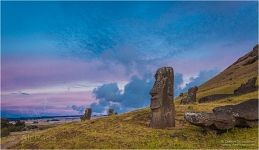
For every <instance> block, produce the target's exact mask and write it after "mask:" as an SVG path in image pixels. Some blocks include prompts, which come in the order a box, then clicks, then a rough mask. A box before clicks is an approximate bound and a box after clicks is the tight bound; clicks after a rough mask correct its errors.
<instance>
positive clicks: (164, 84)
mask: <svg viewBox="0 0 259 150" xmlns="http://www.w3.org/2000/svg"><path fill="white" fill-rule="evenodd" d="M155 79H156V81H155V83H154V86H153V88H152V89H151V91H150V95H151V96H152V98H151V104H150V108H151V111H152V117H151V122H150V126H151V127H152V128H166V127H174V126H175V107H174V102H173V100H174V93H173V84H174V81H173V80H174V71H173V68H171V67H162V68H160V69H158V70H157V72H156V75H155Z"/></svg>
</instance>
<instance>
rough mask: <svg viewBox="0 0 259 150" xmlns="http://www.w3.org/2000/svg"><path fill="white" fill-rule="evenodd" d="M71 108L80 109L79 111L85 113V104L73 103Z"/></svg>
mask: <svg viewBox="0 0 259 150" xmlns="http://www.w3.org/2000/svg"><path fill="white" fill-rule="evenodd" d="M71 108H72V109H73V110H75V111H78V112H79V113H83V112H84V110H85V107H84V106H76V105H72V106H71Z"/></svg>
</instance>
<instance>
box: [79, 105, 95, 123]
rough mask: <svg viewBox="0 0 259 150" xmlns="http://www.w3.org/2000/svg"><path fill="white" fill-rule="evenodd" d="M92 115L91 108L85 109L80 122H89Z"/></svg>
mask: <svg viewBox="0 0 259 150" xmlns="http://www.w3.org/2000/svg"><path fill="white" fill-rule="evenodd" d="M91 115H92V109H91V108H86V109H85V114H84V115H83V116H82V117H81V118H80V119H81V121H84V120H90V119H91Z"/></svg>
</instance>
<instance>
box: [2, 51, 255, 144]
mask: <svg viewBox="0 0 259 150" xmlns="http://www.w3.org/2000/svg"><path fill="white" fill-rule="evenodd" d="M257 48H258V46H257V47H255V48H254V49H253V51H252V52H250V53H248V54H247V55H245V56H243V57H241V58H240V59H239V60H238V61H236V62H235V63H234V64H233V65H231V66H230V67H229V68H227V69H226V70H224V71H223V72H222V73H220V74H219V75H217V76H216V77H214V78H212V79H211V80H209V81H208V82H206V83H204V84H203V85H201V86H200V90H199V93H198V95H199V96H201V95H206V94H209V93H219V92H223V93H224V92H225V93H227V92H233V89H234V88H235V87H238V86H239V85H240V84H241V83H242V82H244V81H246V80H248V79H249V78H251V77H254V76H257V70H258V69H257V63H258V49H257ZM255 53H257V60H255V61H254V62H253V63H251V64H248V65H244V64H245V63H246V62H247V61H250V60H251V59H253V57H254V55H255ZM250 62H252V61H250ZM230 78H232V80H230ZM251 98H258V91H255V92H251V93H248V94H243V95H239V96H233V97H229V98H224V99H220V100H217V101H214V102H211V103H203V104H198V103H195V104H190V105H180V104H179V101H176V102H175V109H176V127H175V128H169V129H164V130H161V129H152V128H150V127H149V126H148V124H149V121H150V117H151V116H150V109H149V108H146V109H141V110H136V111H133V112H129V113H125V114H122V115H114V116H109V117H105V118H99V119H96V120H90V121H84V122H75V123H67V124H64V125H60V126H58V127H54V128H50V129H47V130H43V131H36V132H33V133H29V134H27V135H24V136H23V137H22V138H20V142H18V144H16V145H14V146H12V147H11V148H29V149H31V148H45V149H46V148H47V149H48V148H57V149H61V148H62V149H64V148H67V149H72V148H77V149H82V148H105V149H108V148H124V149H126V148H178V149H179V148H189V149H190V148H196V149H197V148H214V149H223V148H231V149H241V148H245V149H248V148H253V149H258V128H234V129H232V130H230V131H228V132H226V133H224V134H220V135H219V134H216V133H214V132H206V131H204V130H203V129H201V128H199V127H196V126H193V125H190V124H189V123H187V122H186V121H185V120H184V118H183V115H184V113H185V112H187V111H211V110H212V109H213V108H214V107H216V106H223V105H228V104H237V103H240V102H242V101H246V100H248V99H251ZM11 138H13V139H15V138H14V137H4V138H2V139H1V140H2V143H3V144H4V143H5V142H6V141H10V139H11Z"/></svg>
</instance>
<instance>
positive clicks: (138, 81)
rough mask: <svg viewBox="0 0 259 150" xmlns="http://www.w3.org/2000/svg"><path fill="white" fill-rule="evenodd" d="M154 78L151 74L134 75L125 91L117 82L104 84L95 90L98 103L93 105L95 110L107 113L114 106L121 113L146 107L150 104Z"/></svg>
mask: <svg viewBox="0 0 259 150" xmlns="http://www.w3.org/2000/svg"><path fill="white" fill-rule="evenodd" d="M152 85H153V79H152V77H151V76H150V75H147V76H145V78H140V77H137V76H134V77H132V78H131V80H130V82H129V83H128V84H126V85H125V86H124V92H123V93H122V91H120V90H119V88H118V84H117V83H110V84H104V85H102V86H99V87H97V88H96V89H94V90H93V94H94V95H95V97H96V99H97V100H98V103H93V104H92V105H91V107H92V108H93V111H94V112H97V113H105V112H106V110H105V109H108V108H113V109H114V110H115V111H117V112H119V113H121V112H125V111H128V110H132V109H135V108H140V107H145V106H147V105H148V104H149V100H150V95H149V90H150V89H151V88H152Z"/></svg>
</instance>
